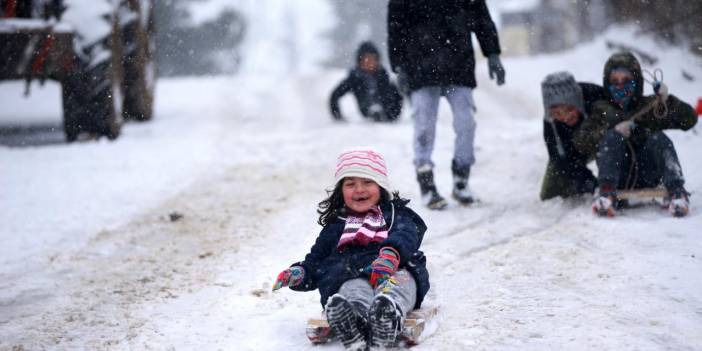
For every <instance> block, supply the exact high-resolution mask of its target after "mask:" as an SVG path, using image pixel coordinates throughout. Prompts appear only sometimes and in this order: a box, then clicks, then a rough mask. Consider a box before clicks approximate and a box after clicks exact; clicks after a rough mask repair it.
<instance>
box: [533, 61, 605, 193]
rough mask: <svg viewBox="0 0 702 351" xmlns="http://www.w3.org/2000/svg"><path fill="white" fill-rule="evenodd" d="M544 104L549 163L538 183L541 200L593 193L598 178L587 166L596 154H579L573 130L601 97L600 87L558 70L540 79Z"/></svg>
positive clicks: (580, 124) (545, 138)
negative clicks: (576, 79)
mask: <svg viewBox="0 0 702 351" xmlns="http://www.w3.org/2000/svg"><path fill="white" fill-rule="evenodd" d="M541 94H542V96H543V103H544V142H545V143H546V149H547V150H548V165H547V166H546V174H544V180H543V182H542V185H541V200H548V199H551V198H554V197H557V196H560V197H564V198H565V197H570V196H574V195H580V194H592V193H593V192H594V191H595V187H596V186H597V178H595V176H594V175H593V174H592V171H591V170H590V169H589V168H587V163H588V162H589V161H592V160H594V159H595V154H594V153H592V154H581V153H580V152H578V151H577V150H576V149H575V146H574V145H573V133H574V132H575V131H576V130H578V129H579V128H580V127H581V126H582V125H583V122H584V121H585V120H586V119H587V118H588V116H589V115H590V113H591V112H592V105H593V103H594V102H595V101H597V100H601V99H603V98H604V90H603V89H602V87H601V86H599V85H597V84H592V83H583V82H576V81H575V78H573V75H572V74H570V73H569V72H557V73H552V74H549V75H548V76H546V78H544V80H543V81H542V82H541Z"/></svg>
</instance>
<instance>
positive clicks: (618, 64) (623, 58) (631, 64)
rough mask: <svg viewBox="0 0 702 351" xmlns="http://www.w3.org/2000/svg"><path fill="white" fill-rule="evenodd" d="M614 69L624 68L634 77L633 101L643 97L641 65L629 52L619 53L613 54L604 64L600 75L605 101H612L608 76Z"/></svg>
mask: <svg viewBox="0 0 702 351" xmlns="http://www.w3.org/2000/svg"><path fill="white" fill-rule="evenodd" d="M616 68H626V69H628V70H629V71H631V73H632V74H633V75H634V80H635V81H636V90H635V91H634V97H633V100H634V101H636V100H638V99H640V98H641V96H643V88H644V79H643V74H642V72H641V64H639V60H637V59H636V57H635V56H634V55H633V54H632V53H630V52H620V53H616V54H613V55H612V56H610V57H609V59H608V60H607V63H605V67H604V72H603V74H602V86H603V87H604V88H605V89H604V91H605V96H606V97H607V100H609V101H612V94H611V93H610V92H609V74H610V73H611V72H612V71H613V70H614V69H616Z"/></svg>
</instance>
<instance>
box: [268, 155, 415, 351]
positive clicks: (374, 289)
mask: <svg viewBox="0 0 702 351" xmlns="http://www.w3.org/2000/svg"><path fill="white" fill-rule="evenodd" d="M335 178H336V183H335V186H334V190H333V191H331V193H330V195H329V197H328V198H327V199H325V200H324V201H322V202H320V203H319V209H318V210H317V212H318V213H319V214H320V216H319V221H318V223H319V224H320V225H322V226H323V227H324V228H323V229H322V231H321V232H320V233H319V236H318V237H317V240H316V242H315V244H314V245H313V246H312V248H311V250H310V252H309V253H308V254H307V256H305V260H304V261H301V262H297V263H294V264H293V265H291V266H290V268H288V269H286V270H284V271H283V272H281V273H280V274H279V275H278V278H277V280H276V282H275V285H274V286H273V290H277V289H280V288H282V287H284V286H288V287H290V288H291V289H293V290H297V291H309V290H314V289H319V293H320V295H321V303H322V306H323V307H324V311H325V313H326V316H327V321H328V322H329V325H330V327H331V328H332V330H333V331H334V333H335V335H337V336H338V337H339V339H340V340H341V342H342V343H343V344H344V346H345V347H346V348H347V349H351V350H365V349H366V348H367V347H368V346H373V347H391V346H393V345H394V344H395V343H396V341H397V337H398V335H399V334H400V332H401V331H402V326H403V322H404V317H405V316H406V315H407V313H408V312H410V311H411V310H412V309H414V308H419V306H420V305H421V303H422V300H423V299H424V296H425V295H426V293H427V291H428V290H429V273H428V271H427V269H426V258H425V257H424V254H423V253H422V251H419V246H420V245H421V243H422V238H423V236H424V232H425V231H426V229H427V227H426V225H425V224H424V221H423V220H422V219H421V218H420V217H419V215H417V214H416V213H415V212H414V211H412V210H411V209H410V208H408V207H407V206H406V205H407V202H408V201H407V200H404V199H401V198H400V197H399V194H398V193H397V192H395V193H392V192H391V190H390V184H389V181H388V177H387V168H386V166H385V160H384V158H383V156H382V155H380V154H378V153H377V152H375V151H373V150H369V149H356V150H351V151H348V152H344V153H342V154H341V155H339V157H338V159H337V165H336V174H335Z"/></svg>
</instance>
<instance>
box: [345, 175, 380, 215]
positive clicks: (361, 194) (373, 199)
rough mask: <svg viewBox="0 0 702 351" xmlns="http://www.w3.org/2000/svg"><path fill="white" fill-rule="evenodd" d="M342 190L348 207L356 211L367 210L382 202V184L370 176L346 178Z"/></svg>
mask: <svg viewBox="0 0 702 351" xmlns="http://www.w3.org/2000/svg"><path fill="white" fill-rule="evenodd" d="M341 191H342V194H343V196H344V203H345V204H346V207H348V208H349V209H351V210H352V211H354V212H359V213H364V212H367V211H368V210H370V209H371V208H372V207H373V206H376V205H377V204H378V202H380V186H378V183H376V182H374V181H372V180H370V179H368V178H360V177H347V178H344V180H342V182H341Z"/></svg>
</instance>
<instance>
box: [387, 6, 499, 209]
mask: <svg viewBox="0 0 702 351" xmlns="http://www.w3.org/2000/svg"><path fill="white" fill-rule="evenodd" d="M471 33H475V34H476V36H477V38H478V42H479V43H480V47H481V49H482V52H483V54H484V55H485V56H486V57H487V58H488V67H489V72H490V78H493V77H495V78H496V79H497V84H498V85H502V84H503V83H504V80H505V70H504V69H503V67H502V64H501V62H500V59H499V54H500V52H501V51H500V44H499V40H498V37H497V30H496V29H495V24H494V23H493V21H492V18H491V17H490V13H489V11H488V8H487V6H486V5H485V1H484V0H412V1H409V0H390V2H389V4H388V48H389V52H390V64H391V66H392V70H393V71H394V72H396V73H398V76H406V80H407V82H408V85H409V90H410V92H411V93H410V99H411V102H412V110H413V111H412V116H413V120H414V165H415V167H416V171H417V180H418V182H419V187H420V190H421V193H422V201H423V202H424V204H425V205H426V206H428V207H429V208H431V209H443V208H445V207H446V205H447V203H446V200H445V199H444V198H443V197H442V196H441V195H439V193H438V191H437V189H436V185H435V184H434V173H433V168H434V163H433V162H432V159H431V155H432V151H433V149H434V139H435V134H436V120H437V112H438V107H439V98H440V97H441V96H442V95H443V96H445V97H446V98H447V99H448V102H449V104H450V105H451V110H452V112H453V129H454V131H455V133H456V139H455V145H454V157H453V161H452V163H451V170H452V173H453V192H452V195H453V198H454V199H456V200H457V201H458V202H459V203H461V204H470V203H472V202H473V201H474V198H473V194H472V193H471V191H470V189H469V187H468V178H469V176H470V170H471V166H472V165H473V163H474V162H475V156H474V150H473V143H474V137H475V127H476V123H475V119H474V116H473V114H474V113H475V105H474V103H473V95H472V94H473V93H472V89H474V88H475V87H476V82H475V58H474V56H473V45H472V43H471ZM398 79H399V78H398Z"/></svg>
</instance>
